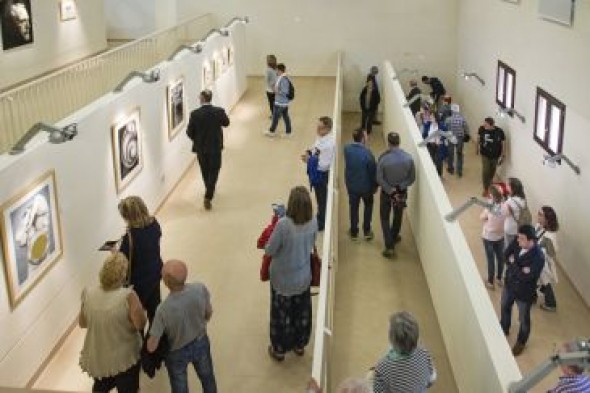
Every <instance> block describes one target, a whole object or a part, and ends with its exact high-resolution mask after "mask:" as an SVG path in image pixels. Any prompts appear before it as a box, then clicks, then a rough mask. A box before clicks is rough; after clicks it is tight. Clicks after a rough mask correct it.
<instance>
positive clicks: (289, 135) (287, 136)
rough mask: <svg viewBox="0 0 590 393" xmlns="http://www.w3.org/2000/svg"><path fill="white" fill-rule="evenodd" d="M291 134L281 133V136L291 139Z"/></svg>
mask: <svg viewBox="0 0 590 393" xmlns="http://www.w3.org/2000/svg"><path fill="white" fill-rule="evenodd" d="M292 136H293V134H292V133H289V134H285V135H283V138H287V139H291V137H292Z"/></svg>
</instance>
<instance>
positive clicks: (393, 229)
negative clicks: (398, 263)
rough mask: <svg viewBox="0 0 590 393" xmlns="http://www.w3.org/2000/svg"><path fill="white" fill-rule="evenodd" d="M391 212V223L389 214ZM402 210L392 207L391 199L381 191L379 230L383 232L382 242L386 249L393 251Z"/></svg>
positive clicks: (400, 223)
mask: <svg viewBox="0 0 590 393" xmlns="http://www.w3.org/2000/svg"><path fill="white" fill-rule="evenodd" d="M392 212H393V221H392V219H391V213H392ZM403 214H404V208H403V207H398V206H393V204H392V203H391V197H390V196H389V195H387V194H386V193H384V192H383V191H381V198H380V199H379V215H380V217H381V229H382V230H383V242H384V243H385V248H386V249H393V247H394V245H395V239H396V238H397V236H398V235H399V231H400V229H401V227H402V216H403Z"/></svg>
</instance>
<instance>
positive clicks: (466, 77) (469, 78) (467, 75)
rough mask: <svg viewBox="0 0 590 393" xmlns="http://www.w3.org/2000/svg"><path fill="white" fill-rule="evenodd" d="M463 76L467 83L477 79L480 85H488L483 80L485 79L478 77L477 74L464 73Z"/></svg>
mask: <svg viewBox="0 0 590 393" xmlns="http://www.w3.org/2000/svg"><path fill="white" fill-rule="evenodd" d="M461 76H462V77H463V79H465V80H466V81H468V80H471V79H476V80H477V81H478V82H479V83H481V85H482V86H485V85H486V82H485V81H484V80H483V78H482V77H481V76H479V75H477V73H476V72H462V73H461Z"/></svg>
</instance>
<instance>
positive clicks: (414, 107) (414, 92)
mask: <svg viewBox="0 0 590 393" xmlns="http://www.w3.org/2000/svg"><path fill="white" fill-rule="evenodd" d="M421 95H422V90H420V88H419V87H418V82H416V81H415V80H414V79H412V80H411V81H410V92H409V93H408V96H407V97H406V99H407V100H408V102H410V101H411V100H412V99H413V98H414V97H416V96H421ZM421 106H422V99H421V98H417V99H416V100H415V101H414V102H412V103H411V104H410V110H411V111H412V116H416V113H418V112H420V107H421Z"/></svg>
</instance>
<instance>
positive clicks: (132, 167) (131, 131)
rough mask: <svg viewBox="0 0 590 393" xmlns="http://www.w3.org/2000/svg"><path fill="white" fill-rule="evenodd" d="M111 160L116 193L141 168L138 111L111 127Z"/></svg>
mask: <svg viewBox="0 0 590 393" xmlns="http://www.w3.org/2000/svg"><path fill="white" fill-rule="evenodd" d="M113 158H114V166H115V180H116V184H117V191H118V192H120V191H121V190H123V188H125V187H126V186H127V185H128V184H129V182H130V181H131V180H132V179H133V178H134V177H135V176H136V175H137V174H138V173H139V172H140V171H141V169H142V167H143V162H142V157H141V130H140V125H139V110H136V111H134V112H133V113H132V114H131V115H130V116H127V117H126V118H125V119H124V120H123V121H121V122H119V123H117V124H115V125H114V126H113Z"/></svg>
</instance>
